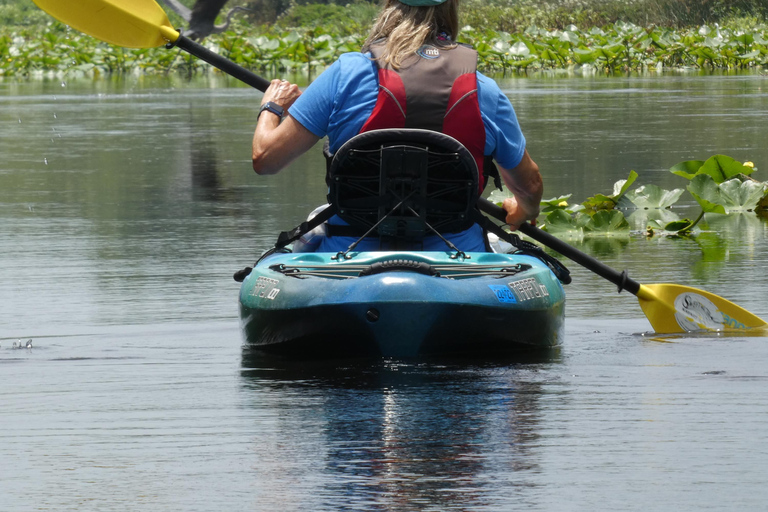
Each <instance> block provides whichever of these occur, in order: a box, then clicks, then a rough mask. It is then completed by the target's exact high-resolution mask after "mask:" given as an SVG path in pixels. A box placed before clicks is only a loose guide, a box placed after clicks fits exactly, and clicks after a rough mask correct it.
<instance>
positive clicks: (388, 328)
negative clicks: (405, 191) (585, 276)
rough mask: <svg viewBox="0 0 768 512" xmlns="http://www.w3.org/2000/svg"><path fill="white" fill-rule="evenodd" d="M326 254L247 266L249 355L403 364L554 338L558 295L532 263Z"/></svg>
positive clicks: (540, 344)
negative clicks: (377, 359)
mask: <svg viewBox="0 0 768 512" xmlns="http://www.w3.org/2000/svg"><path fill="white" fill-rule="evenodd" d="M334 256H335V255H334V254H327V253H298V254H291V253H288V254H275V255H272V256H268V257H266V258H264V259H262V260H261V261H260V262H259V263H258V264H257V265H256V267H255V268H254V269H253V271H252V272H251V273H250V275H249V276H248V277H247V278H246V279H245V280H244V281H243V284H242V287H241V290H240V316H241V323H242V329H243V332H244V337H245V341H246V344H247V345H248V346H249V348H250V349H255V350H257V351H260V352H264V353H268V354H273V355H280V356H285V357H289V358H301V359H324V358H338V357H365V356H384V357H393V358H407V357H417V356H423V355H452V354H461V353H468V354H473V355H481V354H487V353H497V352H511V351H520V350H530V349H534V348H539V349H542V348H551V347H554V346H557V345H558V344H559V342H560V340H561V338H562V329H563V323H564V316H565V294H564V292H563V288H562V286H561V284H560V282H559V281H558V280H557V278H556V277H555V276H554V275H553V274H552V273H551V272H550V270H549V268H548V267H547V266H546V265H544V264H543V263H542V262H541V261H540V260H539V259H537V258H534V257H530V256H523V255H507V254H494V253H470V254H468V256H469V257H468V258H465V259H461V260H460V261H457V260H455V259H452V258H451V253H441V252H435V253H426V252H398V253H392V252H386V253H384V252H382V253H373V252H372V253H357V254H353V255H352V257H351V258H350V259H343V258H342V259H341V260H340V261H337V260H334V259H333V258H334ZM297 269H298V270H297ZM361 272H362V273H363V275H362V276H359V274H360V273H361ZM435 274H438V275H435Z"/></svg>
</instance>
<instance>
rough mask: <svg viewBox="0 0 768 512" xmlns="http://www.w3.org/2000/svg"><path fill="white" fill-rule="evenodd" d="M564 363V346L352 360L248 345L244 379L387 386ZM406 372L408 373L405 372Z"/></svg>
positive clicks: (243, 354) (243, 370)
mask: <svg viewBox="0 0 768 512" xmlns="http://www.w3.org/2000/svg"><path fill="white" fill-rule="evenodd" d="M559 362H562V361H561V349H560V347H552V348H544V349H540V350H530V351H520V352H512V353H504V354H495V355H482V356H471V355H451V356H423V357H419V358H413V359H403V360H400V359H385V358H375V357H366V358H351V359H325V360H303V359H299V360H297V359H287V358H285V357H278V356H274V355H270V354H265V353H263V352H260V351H256V350H253V349H251V348H249V347H248V346H244V347H243V349H242V370H241V374H242V375H243V377H247V378H250V379H253V380H260V379H263V380H264V381H285V383H290V382H291V381H294V382H296V383H304V384H306V383H307V382H312V385H319V386H323V385H329V386H333V385H334V383H336V382H339V383H343V382H347V383H348V382H350V379H352V380H351V382H354V381H355V379H356V378H357V377H360V378H361V379H362V380H361V382H365V381H368V380H369V378H370V377H371V375H378V377H377V379H378V380H381V379H383V380H381V383H382V385H383V386H385V387H386V385H387V379H389V378H394V379H395V380H398V379H401V378H402V377H403V376H404V375H405V376H407V375H411V373H412V372H415V373H416V374H418V375H421V374H428V373H432V372H437V373H438V374H442V373H446V372H447V373H451V372H467V371H469V372H471V371H481V370H482V369H489V370H491V369H497V370H498V369H512V368H526V367H531V368H535V367H537V366H540V365H548V364H554V363H559ZM402 370H407V371H406V372H405V373H403V371H402Z"/></svg>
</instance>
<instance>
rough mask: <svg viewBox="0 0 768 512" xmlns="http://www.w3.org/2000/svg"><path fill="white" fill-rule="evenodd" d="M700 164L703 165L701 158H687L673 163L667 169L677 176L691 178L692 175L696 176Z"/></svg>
mask: <svg viewBox="0 0 768 512" xmlns="http://www.w3.org/2000/svg"><path fill="white" fill-rule="evenodd" d="M702 165H704V161H703V160H687V161H685V162H680V163H679V164H677V165H675V166H674V167H672V168H671V169H670V170H669V172H671V173H672V174H676V175H678V176H682V177H683V178H685V179H687V180H692V179H693V177H694V176H696V173H697V172H699V169H701V166H702Z"/></svg>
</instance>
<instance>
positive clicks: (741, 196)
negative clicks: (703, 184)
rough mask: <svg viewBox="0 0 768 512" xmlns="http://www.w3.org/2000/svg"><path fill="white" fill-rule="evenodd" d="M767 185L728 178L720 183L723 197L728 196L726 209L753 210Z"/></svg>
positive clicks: (735, 210) (736, 210)
mask: <svg viewBox="0 0 768 512" xmlns="http://www.w3.org/2000/svg"><path fill="white" fill-rule="evenodd" d="M766 188H768V185H766V184H765V183H761V182H759V181H753V180H747V181H741V180H740V179H738V178H736V179H732V180H728V181H726V182H724V183H722V184H720V190H721V191H722V195H723V197H726V198H728V200H729V204H726V205H725V207H726V210H728V211H729V212H738V211H751V210H755V209H756V208H757V206H758V204H759V203H760V201H761V200H762V198H763V195H764V194H765V191H766Z"/></svg>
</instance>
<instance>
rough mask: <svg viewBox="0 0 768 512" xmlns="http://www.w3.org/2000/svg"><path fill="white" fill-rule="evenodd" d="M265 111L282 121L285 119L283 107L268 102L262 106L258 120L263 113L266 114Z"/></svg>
mask: <svg viewBox="0 0 768 512" xmlns="http://www.w3.org/2000/svg"><path fill="white" fill-rule="evenodd" d="M265 110H266V111H268V112H272V113H273V114H275V115H276V116H277V117H279V118H280V119H282V118H283V114H284V113H285V109H283V107H281V106H280V105H278V104H277V103H275V102H273V101H268V102H266V103H265V104H263V105H262V106H261V108H260V109H259V115H258V116H256V119H258V118H259V116H260V115H261V113H262V112H264V111H265Z"/></svg>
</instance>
